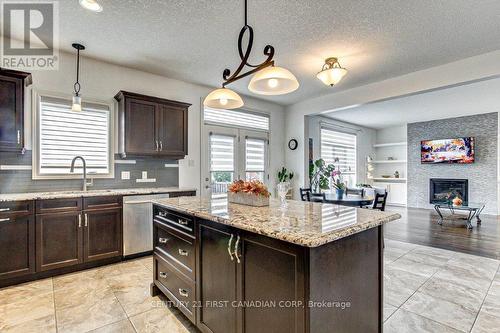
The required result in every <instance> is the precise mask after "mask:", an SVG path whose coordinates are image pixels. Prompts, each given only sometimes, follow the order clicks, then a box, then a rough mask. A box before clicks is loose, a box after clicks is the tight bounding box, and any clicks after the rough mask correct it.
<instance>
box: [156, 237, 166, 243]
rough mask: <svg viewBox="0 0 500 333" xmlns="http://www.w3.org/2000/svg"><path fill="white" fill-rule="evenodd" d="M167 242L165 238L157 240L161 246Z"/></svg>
mask: <svg viewBox="0 0 500 333" xmlns="http://www.w3.org/2000/svg"><path fill="white" fill-rule="evenodd" d="M167 241H168V239H166V238H161V237H160V238H159V239H158V242H160V243H162V244H166V243H167Z"/></svg>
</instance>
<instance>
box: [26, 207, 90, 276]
mask: <svg viewBox="0 0 500 333" xmlns="http://www.w3.org/2000/svg"><path fill="white" fill-rule="evenodd" d="M36 248H37V249H36V253H37V260H36V261H37V271H38V272H41V271H47V270H51V269H56V268H62V267H67V266H72V265H76V264H80V263H82V262H83V229H82V214H81V212H78V211H75V212H66V213H52V214H50V213H49V214H43V215H37V216H36Z"/></svg>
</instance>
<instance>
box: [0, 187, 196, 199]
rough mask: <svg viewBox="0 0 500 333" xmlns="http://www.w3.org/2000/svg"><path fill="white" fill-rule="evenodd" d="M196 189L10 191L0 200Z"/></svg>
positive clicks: (155, 192) (154, 192) (0, 196)
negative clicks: (10, 192)
mask: <svg viewBox="0 0 500 333" xmlns="http://www.w3.org/2000/svg"><path fill="white" fill-rule="evenodd" d="M186 191H196V189H195V188H182V187H145V188H124V189H110V190H89V191H86V192H84V191H54V192H32V193H12V194H0V202H6V201H22V200H43V199H64V198H77V197H99V196H106V195H143V194H144V195H145V194H157V193H172V192H186Z"/></svg>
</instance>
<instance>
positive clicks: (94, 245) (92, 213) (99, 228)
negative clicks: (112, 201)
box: [83, 208, 122, 262]
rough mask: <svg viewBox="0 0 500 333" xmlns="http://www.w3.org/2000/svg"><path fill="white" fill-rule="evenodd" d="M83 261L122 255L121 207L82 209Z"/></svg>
mask: <svg viewBox="0 0 500 333" xmlns="http://www.w3.org/2000/svg"><path fill="white" fill-rule="evenodd" d="M83 218H84V227H85V228H84V242H83V244H84V259H83V260H84V262H90V261H95V260H101V259H106V258H112V257H117V256H121V255H122V209H121V208H109V209H100V210H88V211H84V216H83Z"/></svg>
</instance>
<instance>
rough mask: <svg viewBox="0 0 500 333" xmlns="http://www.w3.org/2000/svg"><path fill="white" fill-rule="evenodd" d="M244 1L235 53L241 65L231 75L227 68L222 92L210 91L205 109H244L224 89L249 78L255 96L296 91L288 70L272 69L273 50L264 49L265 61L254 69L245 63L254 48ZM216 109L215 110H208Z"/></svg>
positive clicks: (230, 91) (240, 102) (238, 97)
mask: <svg viewBox="0 0 500 333" xmlns="http://www.w3.org/2000/svg"><path fill="white" fill-rule="evenodd" d="M247 8H248V6H247V0H245V25H244V26H243V28H241V30H240V35H239V36H238V53H239V55H240V59H241V63H240V65H239V66H238V68H236V70H235V71H234V73H232V74H231V70H230V69H228V68H226V69H225V70H224V72H223V73H222V77H223V79H224V83H223V84H222V88H219V89H216V90H214V91H212V92H211V93H210V94H208V96H207V97H206V98H205V100H204V101H203V104H204V105H205V106H209V107H216V108H223V109H235V108H239V107H242V106H243V100H242V98H241V97H240V96H239V95H238V94H237V93H236V92H234V91H232V90H230V89H228V88H226V85H228V84H230V83H233V82H235V81H238V80H239V79H242V78H244V77H246V76H248V75H252V74H255V75H254V77H252V79H251V80H250V84H249V85H248V89H249V90H250V91H252V92H254V93H256V94H261V95H282V94H287V93H290V92H292V91H294V90H296V89H297V88H298V87H299V82H298V81H297V78H296V77H295V76H294V75H293V74H292V73H291V72H290V71H288V70H287V69H285V68H282V67H275V66H274V60H273V57H274V47H273V46H271V45H266V47H265V48H264V55H265V56H267V59H266V60H264V61H263V62H262V63H260V64H258V65H253V64H250V63H249V62H248V58H249V56H250V53H251V51H252V46H253V28H252V27H251V26H250V25H248V15H247ZM247 31H248V34H249V35H248V44H247V46H246V48H245V49H243V45H242V42H243V37H244V36H245V33H246V32H247ZM245 67H251V69H249V70H248V71H247V72H244V73H241V72H242V70H243V69H244V68H245ZM211 105H217V106H211Z"/></svg>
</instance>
